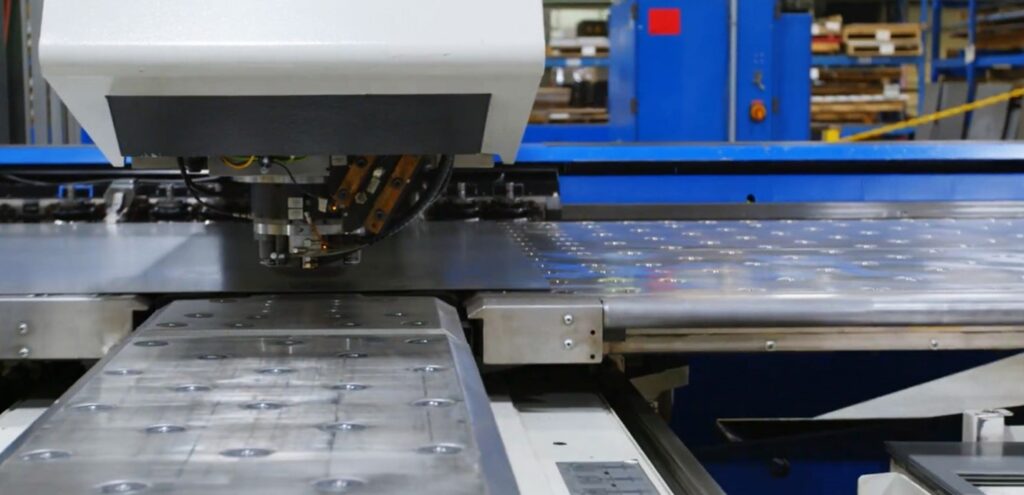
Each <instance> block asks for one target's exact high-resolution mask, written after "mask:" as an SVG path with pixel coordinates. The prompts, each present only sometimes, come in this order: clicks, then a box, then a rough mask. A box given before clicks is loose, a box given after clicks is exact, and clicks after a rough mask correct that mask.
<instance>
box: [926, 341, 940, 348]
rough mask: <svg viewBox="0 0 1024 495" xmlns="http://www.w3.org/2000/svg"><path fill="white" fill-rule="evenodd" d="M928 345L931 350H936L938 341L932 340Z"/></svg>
mask: <svg viewBox="0 0 1024 495" xmlns="http://www.w3.org/2000/svg"><path fill="white" fill-rule="evenodd" d="M928 345H930V346H931V348H932V349H938V348H939V341H938V340H936V339H932V340H931V341H930V342H928Z"/></svg>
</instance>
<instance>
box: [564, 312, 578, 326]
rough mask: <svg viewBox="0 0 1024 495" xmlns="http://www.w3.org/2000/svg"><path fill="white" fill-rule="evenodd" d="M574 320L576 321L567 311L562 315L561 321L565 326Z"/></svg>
mask: <svg viewBox="0 0 1024 495" xmlns="http://www.w3.org/2000/svg"><path fill="white" fill-rule="evenodd" d="M575 321H576V318H574V317H573V316H572V315H571V314H568V313H567V314H565V315H564V316H562V323H564V324H565V326H570V325H572V324H573V322H575Z"/></svg>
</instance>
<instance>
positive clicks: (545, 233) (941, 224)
mask: <svg viewBox="0 0 1024 495" xmlns="http://www.w3.org/2000/svg"><path fill="white" fill-rule="evenodd" d="M508 228H509V230H510V235H512V237H513V239H514V240H515V241H516V242H517V243H518V244H520V246H521V247H522V248H523V249H524V251H525V252H526V253H527V255H528V256H530V257H531V258H533V259H535V260H536V261H537V263H539V266H540V268H541V269H542V270H544V272H545V275H546V277H547V278H548V281H549V282H550V283H551V286H552V289H553V290H554V291H555V292H562V293H572V294H591V295H601V297H602V300H603V301H604V304H605V326H606V328H646V327H651V328H666V327H693V326H722V327H729V326H790V325H808V326H827V325H855V324H856V325H911V324H913V325H957V324H976V325H984V324H989V325H1009V324H1019V323H1021V322H1024V297H1022V296H1024V244H1022V241H1024V220H1021V219H1014V218H998V219H935V220H914V219H901V220H774V221H768V220H764V221H760V220H747V221H690V222H687V221H662V222H578V223H534V224H516V225H510V226H509V227H508Z"/></svg>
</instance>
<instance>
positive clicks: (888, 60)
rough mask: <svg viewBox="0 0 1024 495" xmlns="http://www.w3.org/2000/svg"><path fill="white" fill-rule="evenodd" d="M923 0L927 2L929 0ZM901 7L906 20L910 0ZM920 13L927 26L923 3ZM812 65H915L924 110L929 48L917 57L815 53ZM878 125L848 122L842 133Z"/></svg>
mask: <svg viewBox="0 0 1024 495" xmlns="http://www.w3.org/2000/svg"><path fill="white" fill-rule="evenodd" d="M921 1H922V2H923V3H926V2H928V1H929V0H921ZM899 7H900V9H899V11H900V13H901V18H900V19H897V21H898V22H904V21H905V20H906V19H907V13H908V11H909V0H900V3H899ZM920 14H921V15H920V22H921V25H922V26H927V25H928V11H927V10H926V9H925V7H924V5H922V8H921V13H920ZM927 33H928V30H927V29H924V30H922V31H921V47H922V48H924V47H926V46H927V42H928V39H927ZM811 65H812V66H813V67H900V66H904V65H915V66H917V86H918V88H917V90H918V103H917V105H918V114H919V115H920V114H921V113H923V112H924V90H925V87H926V85H927V84H928V71H927V69H928V57H927V50H923V51H922V53H921V55H920V56H917V57H852V56H849V55H815V56H813V57H811ZM876 127H878V125H872V124H869V125H862V124H853V125H851V124H846V125H843V126H842V127H841V133H842V135H850V134H856V133H858V132H862V131H867V130H871V129H874V128H876ZM912 134H913V129H906V130H903V131H898V132H894V133H891V134H890V135H891V136H898V135H912Z"/></svg>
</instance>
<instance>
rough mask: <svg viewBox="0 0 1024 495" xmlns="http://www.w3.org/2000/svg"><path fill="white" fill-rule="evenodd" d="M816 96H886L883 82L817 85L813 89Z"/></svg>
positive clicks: (812, 92)
mask: <svg viewBox="0 0 1024 495" xmlns="http://www.w3.org/2000/svg"><path fill="white" fill-rule="evenodd" d="M811 94H812V95H815V96H828V95H881V94H885V84H883V83H881V82H829V83H824V84H815V85H814V86H812V87H811Z"/></svg>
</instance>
